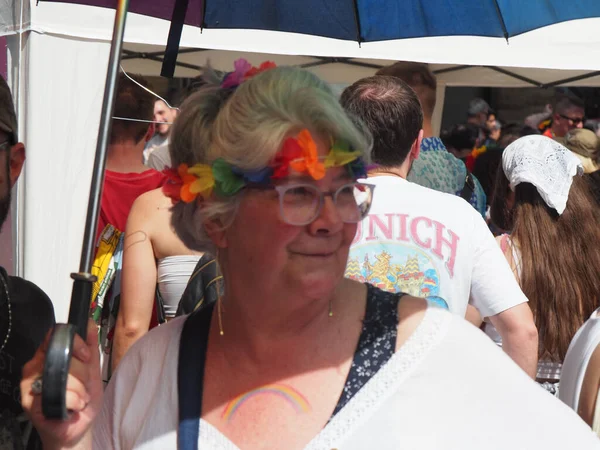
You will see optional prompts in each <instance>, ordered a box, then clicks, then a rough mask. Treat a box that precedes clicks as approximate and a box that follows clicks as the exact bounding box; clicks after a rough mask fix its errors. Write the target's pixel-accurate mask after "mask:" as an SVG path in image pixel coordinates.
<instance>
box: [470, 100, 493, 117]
mask: <svg viewBox="0 0 600 450" xmlns="http://www.w3.org/2000/svg"><path fill="white" fill-rule="evenodd" d="M489 112H490V105H488V103H487V102H486V101H485V100H484V99H482V98H474V99H473V100H471V101H470V102H469V110H468V112H467V114H468V115H469V116H476V115H477V114H481V113H486V114H487V113H489Z"/></svg>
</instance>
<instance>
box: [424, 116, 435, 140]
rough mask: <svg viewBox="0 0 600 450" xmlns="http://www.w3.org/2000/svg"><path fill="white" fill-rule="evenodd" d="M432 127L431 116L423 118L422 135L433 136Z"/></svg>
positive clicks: (425, 136)
mask: <svg viewBox="0 0 600 450" xmlns="http://www.w3.org/2000/svg"><path fill="white" fill-rule="evenodd" d="M433 136H434V134H433V127H432V126H431V117H424V118H423V137H424V138H428V137H433Z"/></svg>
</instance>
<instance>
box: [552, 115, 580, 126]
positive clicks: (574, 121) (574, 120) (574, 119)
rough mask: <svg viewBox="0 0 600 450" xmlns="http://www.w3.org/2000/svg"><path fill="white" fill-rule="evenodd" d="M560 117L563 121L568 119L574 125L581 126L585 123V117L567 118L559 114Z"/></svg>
mask: <svg viewBox="0 0 600 450" xmlns="http://www.w3.org/2000/svg"><path fill="white" fill-rule="evenodd" d="M558 115H559V116H560V117H562V118H563V119H567V120H569V121H571V122H573V125H579V124H580V123H583V122H585V117H569V116H565V115H563V114H558Z"/></svg>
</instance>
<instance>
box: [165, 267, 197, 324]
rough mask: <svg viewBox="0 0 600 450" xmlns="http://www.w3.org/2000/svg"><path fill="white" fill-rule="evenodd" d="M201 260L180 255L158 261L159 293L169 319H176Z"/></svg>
mask: <svg viewBox="0 0 600 450" xmlns="http://www.w3.org/2000/svg"><path fill="white" fill-rule="evenodd" d="M199 259H200V256H199V255H180V256H167V257H166V258H162V259H159V260H158V291H159V292H160V295H161V296H162V298H163V301H164V306H165V315H166V316H167V317H175V313H176V312H177V306H179V300H181V295H182V294H183V291H184V290H185V287H186V286H187V283H188V280H189V279H190V276H191V275H192V272H193V270H194V267H196V264H197V263H198V260H199Z"/></svg>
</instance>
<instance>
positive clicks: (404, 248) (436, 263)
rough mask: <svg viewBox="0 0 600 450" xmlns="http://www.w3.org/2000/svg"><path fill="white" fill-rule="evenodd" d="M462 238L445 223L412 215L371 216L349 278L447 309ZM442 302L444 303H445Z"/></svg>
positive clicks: (358, 242) (358, 239) (352, 257)
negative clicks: (446, 291) (426, 300)
mask: <svg viewBox="0 0 600 450" xmlns="http://www.w3.org/2000/svg"><path fill="white" fill-rule="evenodd" d="M459 242H460V238H459V237H458V235H457V234H456V233H455V232H454V231H452V230H451V229H449V228H448V227H447V226H445V225H444V224H443V223H441V222H438V221H436V220H434V219H430V218H428V217H425V216H421V215H416V216H414V217H413V216H411V215H409V214H369V216H368V217H367V218H366V219H365V220H363V221H362V223H360V224H359V226H358V230H357V232H356V237H355V239H354V243H353V245H352V248H351V249H350V257H349V260H348V266H347V269H346V276H347V277H348V278H352V279H355V280H357V281H361V282H367V283H371V284H374V285H375V286H377V287H379V288H381V289H384V290H386V291H391V292H404V293H407V294H409V295H412V296H415V297H427V298H428V299H430V300H432V301H433V302H436V303H438V304H439V305H440V306H443V307H446V308H447V307H448V303H447V301H446V300H444V298H445V297H446V295H444V294H443V292H445V291H444V289H446V290H448V287H446V288H444V287H443V286H442V285H443V283H444V282H446V283H451V280H452V279H453V278H454V266H455V263H456V256H457V252H458V246H459ZM440 297H441V298H440Z"/></svg>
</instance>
